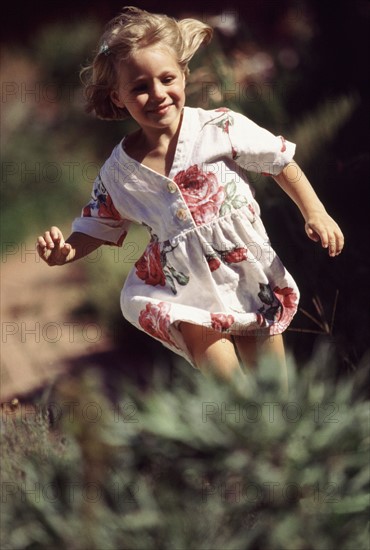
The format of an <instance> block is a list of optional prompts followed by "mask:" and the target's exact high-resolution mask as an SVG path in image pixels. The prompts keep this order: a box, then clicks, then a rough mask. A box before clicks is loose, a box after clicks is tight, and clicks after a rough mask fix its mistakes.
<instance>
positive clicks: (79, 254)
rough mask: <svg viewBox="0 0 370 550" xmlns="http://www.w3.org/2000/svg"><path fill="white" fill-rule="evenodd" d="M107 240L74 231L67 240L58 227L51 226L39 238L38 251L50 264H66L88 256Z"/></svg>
mask: <svg viewBox="0 0 370 550" xmlns="http://www.w3.org/2000/svg"><path fill="white" fill-rule="evenodd" d="M102 244H105V241H102V240H100V239H96V238H95V237H90V236H89V235H86V234H85V233H77V232H75V233H72V234H71V235H70V237H68V239H67V240H66V241H65V240H64V237H63V234H62V232H61V230H60V229H59V228H58V227H55V226H53V227H51V229H50V230H49V231H45V233H44V235H42V236H40V237H38V239H37V252H38V254H39V256H40V258H42V259H43V260H44V262H46V263H47V264H48V265H50V266H53V265H64V264H67V263H70V262H74V261H76V260H79V259H80V258H83V257H84V256H87V254H90V252H93V251H94V250H96V249H97V248H99V247H100V246H101V245H102Z"/></svg>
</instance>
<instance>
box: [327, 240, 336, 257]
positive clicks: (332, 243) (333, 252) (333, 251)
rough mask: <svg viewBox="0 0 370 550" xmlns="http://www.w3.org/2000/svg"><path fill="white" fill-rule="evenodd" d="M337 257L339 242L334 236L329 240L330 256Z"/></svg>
mask: <svg viewBox="0 0 370 550" xmlns="http://www.w3.org/2000/svg"><path fill="white" fill-rule="evenodd" d="M336 255H337V240H336V238H335V237H334V236H333V237H331V238H330V239H329V256H331V257H334V256H336Z"/></svg>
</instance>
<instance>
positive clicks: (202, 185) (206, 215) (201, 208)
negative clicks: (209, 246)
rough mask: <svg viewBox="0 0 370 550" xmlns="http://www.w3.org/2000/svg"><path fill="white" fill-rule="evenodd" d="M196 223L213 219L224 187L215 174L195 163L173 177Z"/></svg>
mask: <svg viewBox="0 0 370 550" xmlns="http://www.w3.org/2000/svg"><path fill="white" fill-rule="evenodd" d="M174 180H175V182H176V183H177V185H178V186H179V188H180V190H181V193H182V196H183V198H184V200H185V202H186V204H187V205H188V207H189V210H190V212H191V214H192V216H193V219H194V221H195V223H196V224H197V225H201V224H203V223H208V222H210V221H212V220H214V219H215V218H216V217H217V215H218V213H219V210H220V207H221V205H222V202H223V201H224V198H225V191H224V188H223V187H221V186H220V185H219V184H218V181H217V178H216V176H215V174H213V173H212V172H203V171H202V170H200V169H199V168H198V166H197V165H196V164H194V165H193V166H190V168H188V169H187V170H182V171H181V172H179V173H178V174H177V175H176V176H175V178H174Z"/></svg>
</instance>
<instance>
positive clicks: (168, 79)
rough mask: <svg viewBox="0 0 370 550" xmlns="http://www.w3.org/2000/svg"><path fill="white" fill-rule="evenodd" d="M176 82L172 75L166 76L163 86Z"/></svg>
mask: <svg viewBox="0 0 370 550" xmlns="http://www.w3.org/2000/svg"><path fill="white" fill-rule="evenodd" d="M174 80H175V77H174V76H172V75H168V76H165V77H164V78H163V79H162V82H163V84H171V82H173V81H174Z"/></svg>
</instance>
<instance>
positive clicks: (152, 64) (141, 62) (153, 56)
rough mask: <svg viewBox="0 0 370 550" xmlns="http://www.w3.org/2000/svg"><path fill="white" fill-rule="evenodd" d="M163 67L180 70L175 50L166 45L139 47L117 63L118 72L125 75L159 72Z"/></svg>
mask: <svg viewBox="0 0 370 550" xmlns="http://www.w3.org/2000/svg"><path fill="white" fill-rule="evenodd" d="M164 69H172V70H174V69H177V70H181V69H180V66H179V63H178V61H177V57H176V54H175V52H174V51H173V50H171V48H168V47H167V48H166V47H158V46H156V47H145V48H140V49H138V50H137V51H135V52H134V53H132V54H131V55H130V57H129V58H127V59H124V60H122V61H121V62H120V64H119V70H120V72H121V73H124V74H126V75H132V74H136V73H138V72H150V73H152V72H158V71H159V72H161V71H163V70H164Z"/></svg>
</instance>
